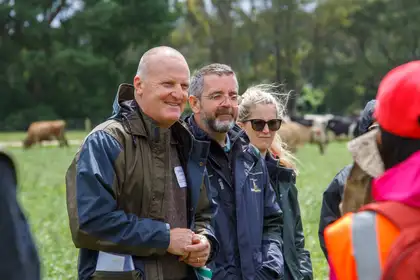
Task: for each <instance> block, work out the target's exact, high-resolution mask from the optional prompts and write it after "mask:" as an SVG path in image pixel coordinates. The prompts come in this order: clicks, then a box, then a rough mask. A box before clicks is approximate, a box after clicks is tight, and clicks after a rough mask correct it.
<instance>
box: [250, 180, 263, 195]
mask: <svg viewBox="0 0 420 280" xmlns="http://www.w3.org/2000/svg"><path fill="white" fill-rule="evenodd" d="M251 181H252V188H251V192H258V193H259V192H261V189H260V188H259V187H258V186H257V184H255V181H258V180H257V179H251Z"/></svg>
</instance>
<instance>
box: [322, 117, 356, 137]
mask: <svg viewBox="0 0 420 280" xmlns="http://www.w3.org/2000/svg"><path fill="white" fill-rule="evenodd" d="M356 127H357V118H352V117H342V116H334V117H333V118H331V119H330V120H328V123H327V129H328V130H331V131H332V132H333V133H334V135H335V137H336V138H338V137H340V136H343V135H344V136H345V137H346V138H353V137H354V133H355V129H356Z"/></svg>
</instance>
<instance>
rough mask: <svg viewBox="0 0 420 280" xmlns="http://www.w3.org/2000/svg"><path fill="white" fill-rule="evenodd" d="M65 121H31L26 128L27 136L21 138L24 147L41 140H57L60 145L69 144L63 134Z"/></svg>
mask: <svg viewBox="0 0 420 280" xmlns="http://www.w3.org/2000/svg"><path fill="white" fill-rule="evenodd" d="M65 128H66V122H65V121H63V120H56V121H37V122H33V123H31V125H30V126H29V128H28V131H27V136H26V138H25V140H23V147H24V148H25V149H27V148H29V147H31V146H32V145H34V144H36V143H39V144H41V143H42V141H51V140H54V139H56V140H58V142H59V144H60V147H63V146H69V144H68V141H67V139H66V136H65Z"/></svg>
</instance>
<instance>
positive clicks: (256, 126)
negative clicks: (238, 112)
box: [245, 119, 282, 131]
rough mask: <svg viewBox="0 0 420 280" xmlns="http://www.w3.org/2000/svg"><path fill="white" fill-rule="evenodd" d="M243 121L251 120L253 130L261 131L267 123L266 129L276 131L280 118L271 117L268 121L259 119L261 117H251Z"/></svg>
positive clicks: (278, 127)
mask: <svg viewBox="0 0 420 280" xmlns="http://www.w3.org/2000/svg"><path fill="white" fill-rule="evenodd" d="M245 122H251V126H252V129H253V130H255V131H263V130H264V127H265V125H266V124H267V125H268V129H269V130H271V131H277V130H279V129H280V126H281V122H282V120H281V119H272V120H269V121H265V120H261V119H252V120H246V121H245Z"/></svg>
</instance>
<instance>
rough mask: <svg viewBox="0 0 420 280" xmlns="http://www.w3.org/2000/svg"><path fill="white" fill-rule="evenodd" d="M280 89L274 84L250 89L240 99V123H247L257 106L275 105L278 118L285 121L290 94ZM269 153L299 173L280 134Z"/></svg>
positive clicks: (277, 134) (275, 137) (294, 160)
mask: <svg viewBox="0 0 420 280" xmlns="http://www.w3.org/2000/svg"><path fill="white" fill-rule="evenodd" d="M279 87H281V85H280V86H276V85H273V84H260V85H255V86H251V87H249V88H248V89H247V90H246V91H245V92H244V94H243V95H242V96H241V97H240V99H239V103H240V104H239V108H238V110H239V112H238V121H239V122H244V121H246V120H247V119H248V118H249V117H250V115H251V113H252V110H253V109H254V108H255V105H257V104H264V105H271V104H272V105H274V106H275V107H276V112H277V118H279V119H284V118H285V116H286V105H287V101H288V99H289V93H284V92H282V91H281V90H279V89H278V88H279ZM269 152H270V153H271V154H274V155H277V156H278V157H279V158H280V161H279V163H280V164H281V165H283V166H285V167H288V168H292V169H294V170H295V172H296V173H297V166H296V161H297V160H296V158H295V157H294V156H293V154H292V153H291V152H290V151H289V150H288V149H287V145H286V143H283V141H281V138H280V135H279V133H278V132H277V133H276V134H275V136H274V140H273V143H272V144H271V147H270V149H269Z"/></svg>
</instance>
